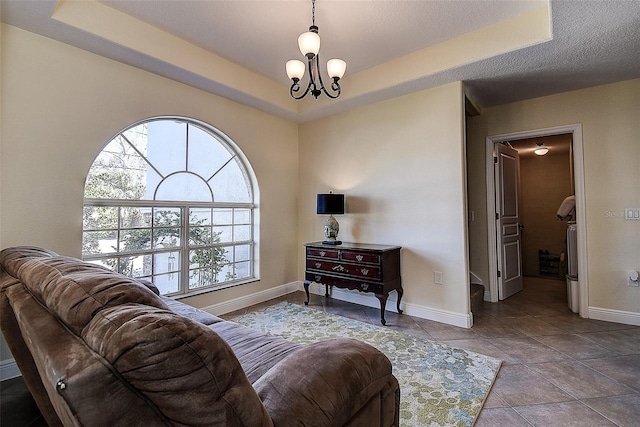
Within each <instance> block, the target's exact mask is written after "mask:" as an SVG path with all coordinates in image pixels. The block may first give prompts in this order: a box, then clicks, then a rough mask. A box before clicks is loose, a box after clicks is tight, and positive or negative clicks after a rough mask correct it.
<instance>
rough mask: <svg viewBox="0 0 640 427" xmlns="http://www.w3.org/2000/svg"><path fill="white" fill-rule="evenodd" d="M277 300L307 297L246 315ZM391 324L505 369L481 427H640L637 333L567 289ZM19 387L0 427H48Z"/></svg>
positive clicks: (10, 395) (547, 283) (320, 305)
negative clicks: (583, 304) (449, 317)
mask: <svg viewBox="0 0 640 427" xmlns="http://www.w3.org/2000/svg"><path fill="white" fill-rule="evenodd" d="M280 301H291V302H296V303H302V302H303V301H304V293H303V292H295V293H292V294H289V295H286V296H284V297H281V298H278V299H274V300H271V301H268V302H266V303H262V304H259V305H256V306H252V307H249V308H247V309H245V310H242V311H243V312H246V311H251V310H255V309H257V308H259V307H263V306H265V305H271V304H275V303H277V302H280ZM310 306H312V307H315V308H317V309H321V310H324V311H327V312H330V313H334V314H338V315H342V316H346V317H351V318H354V319H357V320H360V321H364V322H368V323H372V324H375V325H379V316H380V314H379V310H377V309H373V308H369V307H363V306H360V305H355V304H350V303H346V302H342V301H339V300H332V299H330V298H329V299H327V298H324V297H320V296H317V295H312V296H311V303H310ZM233 314H235V313H230V314H229V315H227V316H230V315H233ZM227 316H224V317H227ZM385 316H386V319H387V327H389V328H393V329H398V330H401V331H403V332H406V333H408V334H413V335H415V336H418V337H422V338H425V339H429V340H435V341H440V342H444V343H447V344H449V345H452V346H456V347H461V348H465V349H467V350H471V351H475V352H478V353H482V354H486V355H489V356H493V357H496V358H498V359H501V360H503V361H504V363H503V365H502V368H501V370H500V373H499V374H498V378H497V379H496V382H495V384H494V386H493V389H492V390H491V393H490V394H489V397H488V398H487V401H486V403H485V406H484V409H483V410H482V412H481V413H480V416H479V418H478V420H477V423H476V426H478V427H483V426H492V427H493V426H532V425H533V426H616V425H617V426H638V425H640V327H636V326H628V325H621V324H617V323H609V322H601V321H597V320H587V319H581V318H580V317H579V316H578V315H576V314H574V313H572V312H571V311H570V310H569V309H568V308H567V304H566V285H565V283H564V282H562V281H556V280H546V279H533V278H527V279H525V289H524V290H523V291H522V292H520V293H518V294H516V295H514V296H513V297H511V298H509V299H508V300H507V301H503V302H500V303H496V304H491V303H486V302H485V303H484V306H483V309H482V311H481V312H479V313H474V322H475V324H474V326H473V328H471V329H464V328H458V327H455V326H449V325H445V324H442V323H437V322H433V321H429V320H424V319H420V318H416V317H411V316H407V315H398V314H397V313H395V312H393V311H387V313H386V315H385ZM21 383H22V382H21V380H19V379H17V380H10V381H5V382H3V383H1V386H0V388H1V395H2V397H1V403H2V413H1V415H0V416H1V418H0V422H1V425H2V427H12V426H16V427H17V426H36V425H37V426H41V425H44V423H43V421H42V418H41V417H39V413H38V412H37V408H35V407H34V406H35V405H34V404H33V401H32V400H30V399H31V397H30V396H29V395H28V394H26V395H25V393H24V388H23V387H24V385H23V384H21ZM34 423H35V424H34Z"/></svg>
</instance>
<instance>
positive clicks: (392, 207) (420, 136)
mask: <svg viewBox="0 0 640 427" xmlns="http://www.w3.org/2000/svg"><path fill="white" fill-rule="evenodd" d="M463 114H464V110H463V95H462V85H461V83H454V84H449V85H446V86H441V87H437V88H434V89H430V90H426V91H423V92H419V93H415V94H412V95H407V96H403V97H399V98H395V99H391V100H388V101H384V102H380V103H377V104H373V105H369V106H365V107H361V108H357V109H354V110H351V111H349V112H346V113H343V114H339V115H335V116H331V117H327V118H324V119H321V120H317V121H314V122H310V123H306V124H303V125H301V126H300V148H299V150H300V168H299V169H300V210H299V244H300V245H302V244H303V243H305V242H311V241H318V240H322V238H323V234H322V224H323V222H324V220H325V218H324V217H322V216H319V215H316V213H315V209H316V206H315V197H316V193H323V192H329V191H333V192H340V193H344V194H345V197H346V211H347V212H346V214H345V215H340V216H338V217H337V219H338V221H339V222H340V235H339V237H340V238H341V240H344V241H355V242H365V243H377V244H390V245H399V246H402V247H403V249H402V255H401V263H402V265H401V268H402V280H403V287H404V298H403V301H404V302H406V303H408V304H409V305H410V306H409V307H408V312H410V311H412V310H413V311H414V312H416V311H420V310H424V312H429V310H433V309H435V310H442V311H445V312H450V313H454V314H455V315H458V316H467V315H468V313H469V301H468V293H469V291H468V283H469V280H468V269H467V264H468V263H467V250H466V207H465V160H464V142H463V141H464V134H463V124H464V116H463ZM303 263H304V259H303V258H301V259H300V262H299V264H300V272H301V273H302V272H303V270H304V266H303ZM434 270H438V271H441V272H443V277H444V285H442V286H437V285H435V284H434V281H433V274H434ZM371 298H374V297H373V296H371ZM374 301H375V298H374ZM431 314H433V311H431Z"/></svg>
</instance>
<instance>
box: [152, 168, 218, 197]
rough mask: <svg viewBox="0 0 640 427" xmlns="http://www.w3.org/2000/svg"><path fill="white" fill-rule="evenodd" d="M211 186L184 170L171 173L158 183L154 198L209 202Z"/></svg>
mask: <svg viewBox="0 0 640 427" xmlns="http://www.w3.org/2000/svg"><path fill="white" fill-rule="evenodd" d="M212 197H213V196H212V195H211V188H209V186H208V185H207V183H206V182H205V181H203V179H202V178H200V177H198V176H196V175H194V174H191V173H186V172H181V173H176V174H173V175H171V176H169V177H167V179H165V180H164V181H162V182H161V183H160V185H159V186H158V189H157V191H156V194H155V199H156V200H171V201H177V200H180V201H192V202H211V201H212Z"/></svg>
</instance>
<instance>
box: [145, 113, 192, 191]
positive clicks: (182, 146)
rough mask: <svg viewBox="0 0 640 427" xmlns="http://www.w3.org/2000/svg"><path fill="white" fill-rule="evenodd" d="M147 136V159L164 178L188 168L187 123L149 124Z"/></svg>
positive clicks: (162, 121) (156, 122) (160, 121)
mask: <svg viewBox="0 0 640 427" xmlns="http://www.w3.org/2000/svg"><path fill="white" fill-rule="evenodd" d="M147 135H148V136H147V138H148V142H147V158H148V159H149V162H150V163H151V164H152V165H153V166H154V167H155V168H156V169H157V170H158V171H160V173H161V174H162V176H163V177H167V176H168V175H169V174H171V173H173V172H176V171H182V170H184V169H185V167H186V166H187V163H186V162H187V151H186V150H187V144H186V141H187V124H186V123H184V122H178V121H175V120H157V121H153V122H149V123H147ZM165 200H166V199H165ZM176 200H180V199H176Z"/></svg>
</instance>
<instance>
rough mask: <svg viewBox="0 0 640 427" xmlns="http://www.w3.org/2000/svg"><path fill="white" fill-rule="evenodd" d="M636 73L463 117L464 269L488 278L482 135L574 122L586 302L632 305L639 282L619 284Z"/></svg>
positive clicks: (633, 255) (635, 179) (623, 270)
mask: <svg viewBox="0 0 640 427" xmlns="http://www.w3.org/2000/svg"><path fill="white" fill-rule="evenodd" d="M639 117H640V80H631V81H626V82H621V83H616V84H610V85H604V86H598V87H593V88H589V89H584V90H579V91H574V92H568V93H563V94H558V95H553V96H547V97H542V98H536V99H531V100H527V101H523V102H517V103H513V104H509V105H504V106H499V107H494V108H488V109H486V110H485V111H484V112H483V114H482V115H480V116H476V117H472V118H470V119H469V128H468V132H469V133H468V145H467V150H468V153H469V159H470V160H469V209H470V210H473V211H474V213H475V221H473V222H471V223H470V226H469V240H470V252H471V256H470V262H471V270H472V271H473V272H474V273H476V274H478V275H479V276H480V277H481V278H482V280H483V281H485V283H488V266H487V263H488V261H487V255H486V253H487V249H486V248H487V226H486V224H487V219H486V181H485V163H484V157H485V138H486V137H487V136H489V135H500V134H506V133H512V132H519V131H529V130H533V129H541V128H548V127H554V126H563V125H572V124H582V137H583V152H584V174H585V192H586V194H585V201H586V235H587V242H586V243H587V257H588V276H589V306H590V307H595V308H601V309H606V310H620V311H623V312H630V313H640V288H631V287H628V286H627V274H628V271H629V270H640V221H625V220H624V218H623V216H622V215H623V212H624V209H625V208H634V207H635V208H637V207H640V190H639V189H640V167H639V165H640V120H638V119H639Z"/></svg>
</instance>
